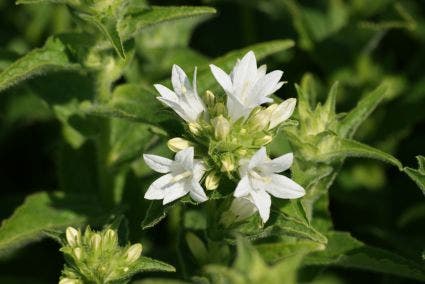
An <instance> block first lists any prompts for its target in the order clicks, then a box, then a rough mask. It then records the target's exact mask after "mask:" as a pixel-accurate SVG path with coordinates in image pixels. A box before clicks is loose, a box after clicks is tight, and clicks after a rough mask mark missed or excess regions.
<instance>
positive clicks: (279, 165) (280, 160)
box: [264, 153, 294, 173]
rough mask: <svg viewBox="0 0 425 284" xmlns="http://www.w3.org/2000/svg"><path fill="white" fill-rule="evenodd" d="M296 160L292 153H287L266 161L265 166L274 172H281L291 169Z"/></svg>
mask: <svg viewBox="0 0 425 284" xmlns="http://www.w3.org/2000/svg"><path fill="white" fill-rule="evenodd" d="M293 160H294V155H293V154H292V153H287V154H285V155H282V156H280V157H277V158H275V159H273V160H271V161H267V162H266V163H265V165H264V166H265V167H267V168H269V170H270V171H272V172H273V173H280V172H283V171H286V170H287V169H289V168H290V167H291V165H292V162H293Z"/></svg>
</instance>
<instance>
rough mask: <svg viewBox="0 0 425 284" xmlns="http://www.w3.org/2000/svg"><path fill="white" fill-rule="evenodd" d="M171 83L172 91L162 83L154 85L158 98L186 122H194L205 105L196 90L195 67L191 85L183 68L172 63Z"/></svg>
mask: <svg viewBox="0 0 425 284" xmlns="http://www.w3.org/2000/svg"><path fill="white" fill-rule="evenodd" d="M171 83H172V85H173V88H174V92H173V91H171V90H170V89H168V88H167V87H165V86H163V85H160V84H156V85H154V86H155V88H156V90H157V91H158V92H159V93H160V94H161V96H160V97H158V100H160V101H161V102H163V103H164V104H166V105H167V106H169V107H170V108H172V109H173V110H174V111H175V112H176V113H177V114H178V115H179V116H180V117H181V118H183V119H184V120H185V121H186V122H195V121H196V120H197V119H198V118H199V116H200V115H201V113H202V112H204V111H205V105H204V103H203V102H202V100H201V98H200V97H199V96H198V91H197V90H196V69H195V72H194V74H193V86H192V85H191V84H190V81H189V79H188V78H187V75H186V73H184V71H183V69H181V68H180V67H179V66H177V65H173V70H172V74H171Z"/></svg>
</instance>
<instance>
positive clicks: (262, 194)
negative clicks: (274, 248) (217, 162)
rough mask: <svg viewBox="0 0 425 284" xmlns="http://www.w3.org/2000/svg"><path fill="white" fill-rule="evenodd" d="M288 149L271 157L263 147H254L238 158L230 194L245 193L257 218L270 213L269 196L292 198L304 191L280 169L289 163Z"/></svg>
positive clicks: (291, 157) (291, 156)
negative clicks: (236, 178) (236, 179)
mask: <svg viewBox="0 0 425 284" xmlns="http://www.w3.org/2000/svg"><path fill="white" fill-rule="evenodd" d="M292 160H293V155H292V153H288V154H285V155H283V156H280V157H278V158H276V159H273V160H271V159H270V158H269V157H268V156H267V153H266V148H264V147H262V148H261V149H260V150H258V151H257V152H256V153H255V154H254V155H253V156H252V158H251V159H250V160H248V159H243V160H241V163H240V167H239V174H240V176H241V180H240V181H239V183H238V185H237V187H236V189H235V192H234V194H233V195H234V196H235V197H236V198H240V197H246V198H248V200H251V201H252V203H254V205H255V206H256V207H257V209H258V211H259V213H260V216H261V219H262V220H263V222H266V221H267V220H268V219H269V215H270V206H271V197H270V194H271V195H273V196H275V197H277V198H284V199H294V198H299V197H301V196H303V195H304V194H305V191H304V189H303V188H302V187H301V186H300V185H299V184H297V183H296V182H294V181H293V180H291V179H290V178H287V177H285V176H283V175H279V174H277V173H280V172H283V171H285V170H287V169H289V167H290V166H291V165H292Z"/></svg>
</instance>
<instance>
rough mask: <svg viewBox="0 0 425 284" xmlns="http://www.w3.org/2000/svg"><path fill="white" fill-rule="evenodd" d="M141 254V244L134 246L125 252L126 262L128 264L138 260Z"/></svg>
mask: <svg viewBox="0 0 425 284" xmlns="http://www.w3.org/2000/svg"><path fill="white" fill-rule="evenodd" d="M141 254H142V245H141V244H134V245H132V246H131V247H129V248H128V250H127V261H128V262H129V263H132V262H135V261H136V260H138V259H139V257H140V255H141Z"/></svg>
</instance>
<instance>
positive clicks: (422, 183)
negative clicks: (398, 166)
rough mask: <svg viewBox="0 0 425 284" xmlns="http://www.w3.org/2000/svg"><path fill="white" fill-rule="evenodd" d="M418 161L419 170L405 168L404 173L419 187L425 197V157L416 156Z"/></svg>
mask: <svg viewBox="0 0 425 284" xmlns="http://www.w3.org/2000/svg"><path fill="white" fill-rule="evenodd" d="M416 159H417V160H418V164H419V167H418V169H417V170H416V169H412V168H409V167H405V168H404V169H403V171H404V172H405V173H406V174H407V175H408V176H409V177H410V178H411V179H412V180H413V181H414V182H415V183H416V184H417V185H418V187H419V188H420V189H421V190H422V193H423V194H424V195H425V157H424V156H416Z"/></svg>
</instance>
